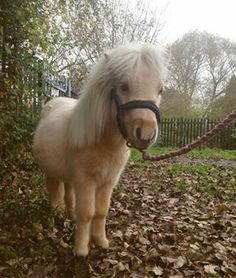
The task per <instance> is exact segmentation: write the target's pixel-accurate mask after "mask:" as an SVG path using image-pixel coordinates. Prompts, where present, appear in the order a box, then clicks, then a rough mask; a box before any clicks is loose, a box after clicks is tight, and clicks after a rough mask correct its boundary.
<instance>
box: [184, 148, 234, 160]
mask: <svg viewBox="0 0 236 278" xmlns="http://www.w3.org/2000/svg"><path fill="white" fill-rule="evenodd" d="M188 156H189V157H194V158H216V159H228V160H236V150H222V149H209V148H204V149H197V150H193V151H192V152H190V153H189V154H188Z"/></svg>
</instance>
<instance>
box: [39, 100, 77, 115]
mask: <svg viewBox="0 0 236 278" xmlns="http://www.w3.org/2000/svg"><path fill="white" fill-rule="evenodd" d="M75 103H76V100H74V99H71V98H66V97H57V98H54V99H52V100H50V101H49V102H47V103H46V105H45V106H44V107H43V109H42V111H41V114H40V116H41V119H42V118H45V117H47V116H48V115H49V113H50V112H52V111H54V110H57V109H60V107H63V106H65V105H69V106H71V105H72V106H73V105H75Z"/></svg>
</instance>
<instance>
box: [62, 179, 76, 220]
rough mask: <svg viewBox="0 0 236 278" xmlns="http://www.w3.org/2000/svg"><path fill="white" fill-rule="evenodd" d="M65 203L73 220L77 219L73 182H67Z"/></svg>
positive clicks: (67, 211)
mask: <svg viewBox="0 0 236 278" xmlns="http://www.w3.org/2000/svg"><path fill="white" fill-rule="evenodd" d="M64 201H65V205H66V213H67V214H68V215H69V217H71V218H72V219H73V220H75V219H76V214H75V192H74V187H73V184H72V183H65V197H64Z"/></svg>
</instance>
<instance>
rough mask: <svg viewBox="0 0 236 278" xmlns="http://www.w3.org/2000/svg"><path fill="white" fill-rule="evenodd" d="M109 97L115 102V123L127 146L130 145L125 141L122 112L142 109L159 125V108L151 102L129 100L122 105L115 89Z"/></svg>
mask: <svg viewBox="0 0 236 278" xmlns="http://www.w3.org/2000/svg"><path fill="white" fill-rule="evenodd" d="M111 97H112V99H114V100H115V104H116V109H117V115H116V119H117V123H118V126H119V129H120V132H121V134H122V135H123V137H124V139H125V140H126V141H127V144H128V146H131V144H130V143H129V142H128V140H127V132H126V129H125V126H124V121H123V118H122V111H124V110H129V109H136V108H144V109H149V110H151V111H152V112H153V113H154V114H155V116H156V119H157V122H158V124H160V123H161V115H160V110H159V107H158V106H157V105H156V104H155V103H154V102H153V101H151V100H131V101H128V102H126V103H122V101H121V99H120V97H119V96H118V95H117V94H116V89H113V90H112V91H111Z"/></svg>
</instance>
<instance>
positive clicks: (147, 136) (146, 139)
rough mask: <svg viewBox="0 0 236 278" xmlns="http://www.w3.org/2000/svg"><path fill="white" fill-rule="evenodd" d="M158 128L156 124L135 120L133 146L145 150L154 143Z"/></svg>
mask: <svg viewBox="0 0 236 278" xmlns="http://www.w3.org/2000/svg"><path fill="white" fill-rule="evenodd" d="M157 133H158V128H157V124H156V122H153V121H144V120H136V121H135V127H134V130H133V137H134V138H135V145H136V146H137V147H139V148H142V149H145V148H148V147H149V146H150V145H152V144H153V143H155V141H156V138H157Z"/></svg>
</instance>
